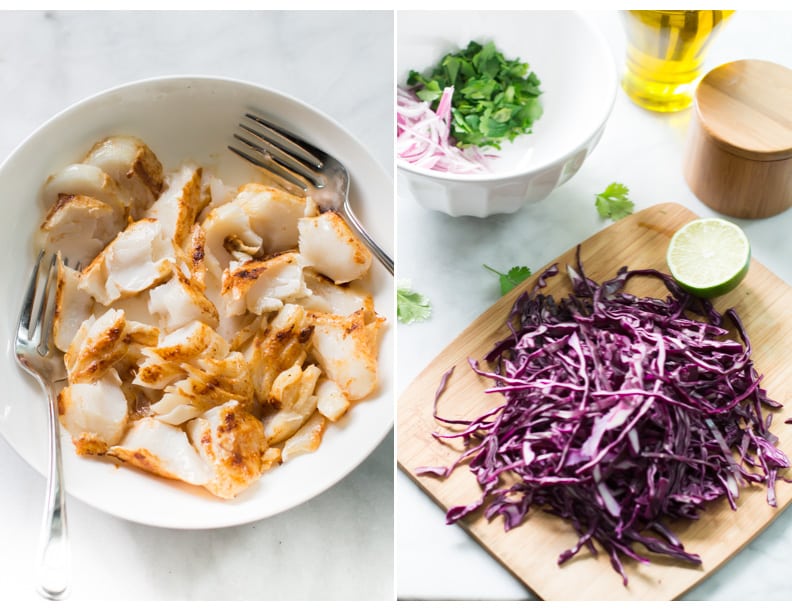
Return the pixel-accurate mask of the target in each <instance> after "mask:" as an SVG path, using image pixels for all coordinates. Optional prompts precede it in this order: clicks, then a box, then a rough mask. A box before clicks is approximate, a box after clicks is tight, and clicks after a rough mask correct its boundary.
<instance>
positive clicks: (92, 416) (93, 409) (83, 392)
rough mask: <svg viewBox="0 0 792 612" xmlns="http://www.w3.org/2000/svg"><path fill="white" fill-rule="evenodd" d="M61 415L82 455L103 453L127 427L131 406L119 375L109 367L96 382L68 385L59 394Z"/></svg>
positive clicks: (59, 411)
mask: <svg viewBox="0 0 792 612" xmlns="http://www.w3.org/2000/svg"><path fill="white" fill-rule="evenodd" d="M58 414H59V415H60V421H61V424H62V425H63V426H64V427H65V428H66V431H68V432H69V434H70V435H71V437H72V441H73V442H74V446H75V448H76V449H77V452H78V453H79V454H81V455H101V454H103V453H104V452H106V451H107V449H108V447H109V446H112V445H113V444H118V442H119V441H120V440H121V438H122V437H123V436H124V433H125V431H126V428H127V422H128V405H127V400H126V396H125V395H124V392H123V391H122V390H121V379H120V378H119V377H118V374H117V373H116V372H115V370H109V371H108V372H106V373H105V375H104V376H103V377H102V378H99V379H98V380H95V381H93V382H85V383H75V384H70V385H68V386H66V387H64V388H63V389H62V390H61V392H60V393H59V394H58Z"/></svg>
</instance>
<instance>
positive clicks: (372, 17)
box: [0, 11, 394, 609]
mask: <svg viewBox="0 0 792 612" xmlns="http://www.w3.org/2000/svg"><path fill="white" fill-rule="evenodd" d="M392 41H393V15H392V14H391V13H389V12H381V13H363V12H355V13H353V14H344V13H330V14H327V13H325V14H317V13H311V12H298V13H280V12H257V13H235V12H222V11H220V12H202V13H182V12H165V13H149V12H135V13H129V12H110V13H104V12H68V13H59V12H46V13H44V12H6V11H0V91H2V92H3V95H2V96H0V117H2V130H0V158H2V159H4V158H5V157H6V156H7V155H8V154H9V153H11V151H12V150H13V149H14V147H16V146H17V145H18V144H19V143H20V142H21V141H22V140H23V139H24V138H25V137H26V136H27V135H28V134H29V133H30V132H32V131H33V130H34V129H35V128H36V127H38V126H39V125H40V124H41V123H43V122H44V121H45V120H46V119H48V118H49V117H50V116H52V115H53V114H55V113H57V112H58V111H60V110H62V109H63V108H65V107H66V106H68V105H70V104H72V103H74V102H77V101H79V100H80V99H82V98H84V97H86V96H89V95H92V94H94V93H97V92H99V91H101V90H104V89H106V88H109V87H113V86H116V85H119V84H122V83H125V82H129V81H133V80H138V79H142V78H148V77H153V76H160V75H170V74H207V75H213V76H224V77H231V78H238V79H242V80H246V81H252V82H256V83H260V84H262V85H264V86H267V87H270V88H274V89H277V90H281V91H283V92H286V93H288V94H291V95H293V96H295V97H297V98H299V99H301V100H303V101H304V102H306V103H307V104H309V105H311V106H314V107H316V108H318V109H319V110H321V111H323V112H324V113H326V114H327V115H329V116H330V117H332V118H333V119H335V120H336V121H338V122H339V123H340V124H342V125H343V126H345V127H346V128H347V129H348V130H349V131H351V132H352V133H353V134H354V135H355V136H356V137H357V138H358V140H360V141H361V142H363V143H364V144H365V145H366V146H367V147H368V148H369V149H370V150H371V151H372V153H373V155H374V156H375V157H376V159H377V160H378V161H379V162H380V163H381V164H382V165H383V167H385V168H386V169H387V170H388V171H389V172H392V168H393V165H392V130H391V126H392V122H393V114H392V108H393V102H392V100H393V97H392V91H393V83H392V65H393V43H392ZM3 367H14V366H13V365H12V364H5V365H4V366H3ZM31 409H36V408H35V407H31ZM0 490H2V501H0V543H2V544H1V545H0V608H2V609H12V608H13V609H27V607H28V605H29V604H35V603H37V602H38V601H39V599H38V596H37V595H35V593H34V590H33V569H34V561H35V554H34V552H35V543H36V541H37V537H38V530H39V522H40V515H41V508H42V501H43V495H44V480H43V478H42V477H41V476H40V475H39V474H38V473H37V472H35V471H34V470H33V469H31V468H30V467H29V466H28V465H27V464H25V463H24V462H23V461H22V460H21V459H20V458H19V457H18V456H17V455H16V453H15V452H13V451H12V450H11V449H10V447H9V446H8V445H7V444H6V443H5V441H4V440H2V439H0ZM68 516H69V522H70V529H71V534H72V555H73V582H72V594H71V603H73V604H74V603H76V602H80V601H83V602H85V601H88V600H98V599H107V600H261V599H274V600H283V599H307V600H313V599H321V600H356V599H373V600H380V599H385V600H392V598H393V593H394V588H393V529H394V522H393V434H390V435H389V436H388V437H387V438H386V439H385V440H384V441H383V442H382V444H381V445H380V446H379V447H378V448H377V449H376V451H375V452H374V453H373V454H372V455H371V456H370V458H369V459H368V460H367V461H365V462H364V463H363V464H362V465H361V466H360V467H359V468H358V469H357V470H355V471H354V472H353V473H351V474H350V475H349V476H348V477H346V478H345V479H344V480H342V481H341V482H340V483H338V484H337V485H336V486H334V487H333V488H331V489H330V490H328V491H326V492H325V493H324V494H322V495H320V496H318V497H316V498H315V499H313V500H311V501H309V502H306V503H304V504H302V505H300V506H298V507H297V508H295V509H293V510H291V511H289V512H287V513H284V514H281V515H278V516H275V517H273V518H270V519H267V520H263V521H260V522H256V523H253V524H249V525H244V526H239V527H233V528H226V529H218V530H207V531H174V530H166V529H158V528H151V527H146V526H143V525H139V524H133V523H129V522H126V521H123V520H120V519H116V518H114V517H112V516H108V515H105V514H103V513H101V512H98V511H97V510H95V509H93V508H91V507H88V506H86V505H85V504H82V503H80V502H79V501H77V500H74V499H70V500H69V508H68ZM10 602H15V603H16V604H24V606H9V605H8V604H9V603H10Z"/></svg>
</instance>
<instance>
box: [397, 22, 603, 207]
mask: <svg viewBox="0 0 792 612" xmlns="http://www.w3.org/2000/svg"><path fill="white" fill-rule="evenodd" d="M471 40H476V41H479V42H486V41H489V40H491V41H493V42H494V43H495V45H496V47H498V49H500V50H501V51H502V52H503V54H504V55H505V56H506V57H507V58H519V59H520V60H521V61H523V62H527V63H528V64H529V65H530V69H531V70H533V71H534V72H535V73H536V75H537V76H538V77H539V79H540V80H541V83H542V84H541V89H542V91H543V93H542V96H541V98H540V100H541V102H542V106H543V109H544V114H543V116H542V117H541V118H540V119H539V120H538V121H536V122H535V123H534V126H533V133H532V134H527V135H523V136H521V137H519V138H518V139H516V140H515V142H514V144H513V146H511V147H510V148H509V150H508V151H507V152H506V153H505V154H504V157H503V159H501V160H500V161H499V162H498V163H497V167H495V166H493V170H492V172H489V173H486V174H475V175H462V174H448V173H443V172H438V171H434V170H424V169H421V168H417V167H416V166H413V165H411V164H409V163H407V162H404V161H402V160H400V159H397V167H398V171H399V174H400V176H401V177H402V178H403V179H404V182H405V183H406V185H407V188H408V189H409V190H410V192H411V193H412V194H413V196H414V197H415V199H416V200H417V201H418V202H419V203H420V204H421V205H423V206H425V207H426V208H430V209H433V210H439V211H442V212H445V213H447V214H449V215H453V216H462V215H468V216H476V217H486V216H489V215H493V214H497V213H512V212H515V211H517V210H519V209H520V208H521V207H522V206H523V205H524V204H526V203H529V202H538V201H540V200H542V199H544V198H546V197H547V196H548V195H549V194H550V193H551V192H552V191H553V189H555V188H556V187H558V186H559V185H562V184H563V183H565V182H566V181H568V180H569V179H570V178H571V177H572V176H573V175H574V174H575V173H576V172H577V171H578V170H579V169H580V167H581V166H582V164H583V162H584V160H585V159H586V157H587V156H588V155H589V154H590V153H591V151H592V150H593V149H594V147H595V146H596V144H597V142H598V141H599V138H600V136H601V135H602V132H603V130H604V128H605V124H606V122H607V119H608V116H609V115H610V112H611V109H612V108H613V103H614V100H615V97H616V92H617V89H618V75H617V70H616V65H615V62H614V59H613V55H612V53H611V51H610V48H609V47H608V44H607V41H606V40H605V38H604V37H603V36H602V35H601V33H600V32H599V31H598V30H597V29H596V26H595V25H594V24H592V23H591V22H590V21H589V20H588V19H587V18H586V17H585V16H583V15H581V14H580V13H577V12H574V11H557V12H556V11H515V12H510V11H490V12H471V11H451V12H404V11H402V12H399V14H398V20H397V51H396V53H397V71H396V78H397V79H398V82H399V84H402V85H404V84H405V83H406V80H407V75H408V74H409V71H410V70H417V71H419V72H423V71H424V70H426V69H427V68H429V67H431V66H433V65H435V64H436V63H437V62H439V60H440V59H441V58H442V57H443V56H444V55H445V54H446V53H448V52H450V51H456V50H458V49H460V48H464V47H466V46H467V44H468V42H470V41H471Z"/></svg>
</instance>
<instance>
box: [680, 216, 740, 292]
mask: <svg viewBox="0 0 792 612" xmlns="http://www.w3.org/2000/svg"><path fill="white" fill-rule="evenodd" d="M666 261H667V263H668V268H669V270H670V271H671V275H672V276H673V277H674V279H676V281H677V282H678V283H679V284H680V285H681V286H682V288H683V289H685V290H686V291H688V292H689V293H691V294H693V295H696V296H698V297H702V298H708V299H709V298H714V297H717V296H719V295H724V294H726V293H728V292H729V291H731V290H732V289H734V288H735V287H737V285H739V284H740V281H742V279H743V278H745V275H746V274H747V273H748V265H749V264H750V262H751V245H750V244H749V242H748V237H747V236H746V235H745V232H743V231H742V229H740V227H738V226H737V225H735V224H734V223H731V222H729V221H724V220H723V219H715V218H712V219H696V220H695V221H691V222H689V223H687V224H685V225H683V226H682V227H681V228H679V229H678V230H677V231H676V233H675V234H674V235H673V237H672V238H671V243H670V244H669V245H668V253H667V254H666Z"/></svg>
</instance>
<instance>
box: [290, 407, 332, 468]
mask: <svg viewBox="0 0 792 612" xmlns="http://www.w3.org/2000/svg"><path fill="white" fill-rule="evenodd" d="M326 429H327V418H325V416H324V415H323V414H322V413H320V412H319V411H316V412H314V413H313V414H312V415H311V416H310V417H309V418H308V420H307V421H305V423H303V424H302V426H301V427H300V428H299V429H298V430H297V431H296V432H295V433H294V435H293V436H292V437H290V438H289V439H288V440H286V442H285V443H284V444H283V451H282V452H281V459H282V460H283V462H284V463H286V462H287V461H291V460H292V459H294V458H295V457H299V456H300V455H305V454H306V453H313V452H314V451H316V450H317V449H318V448H319V446H320V445H321V444H322V438H323V437H324V432H325V430H326Z"/></svg>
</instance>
